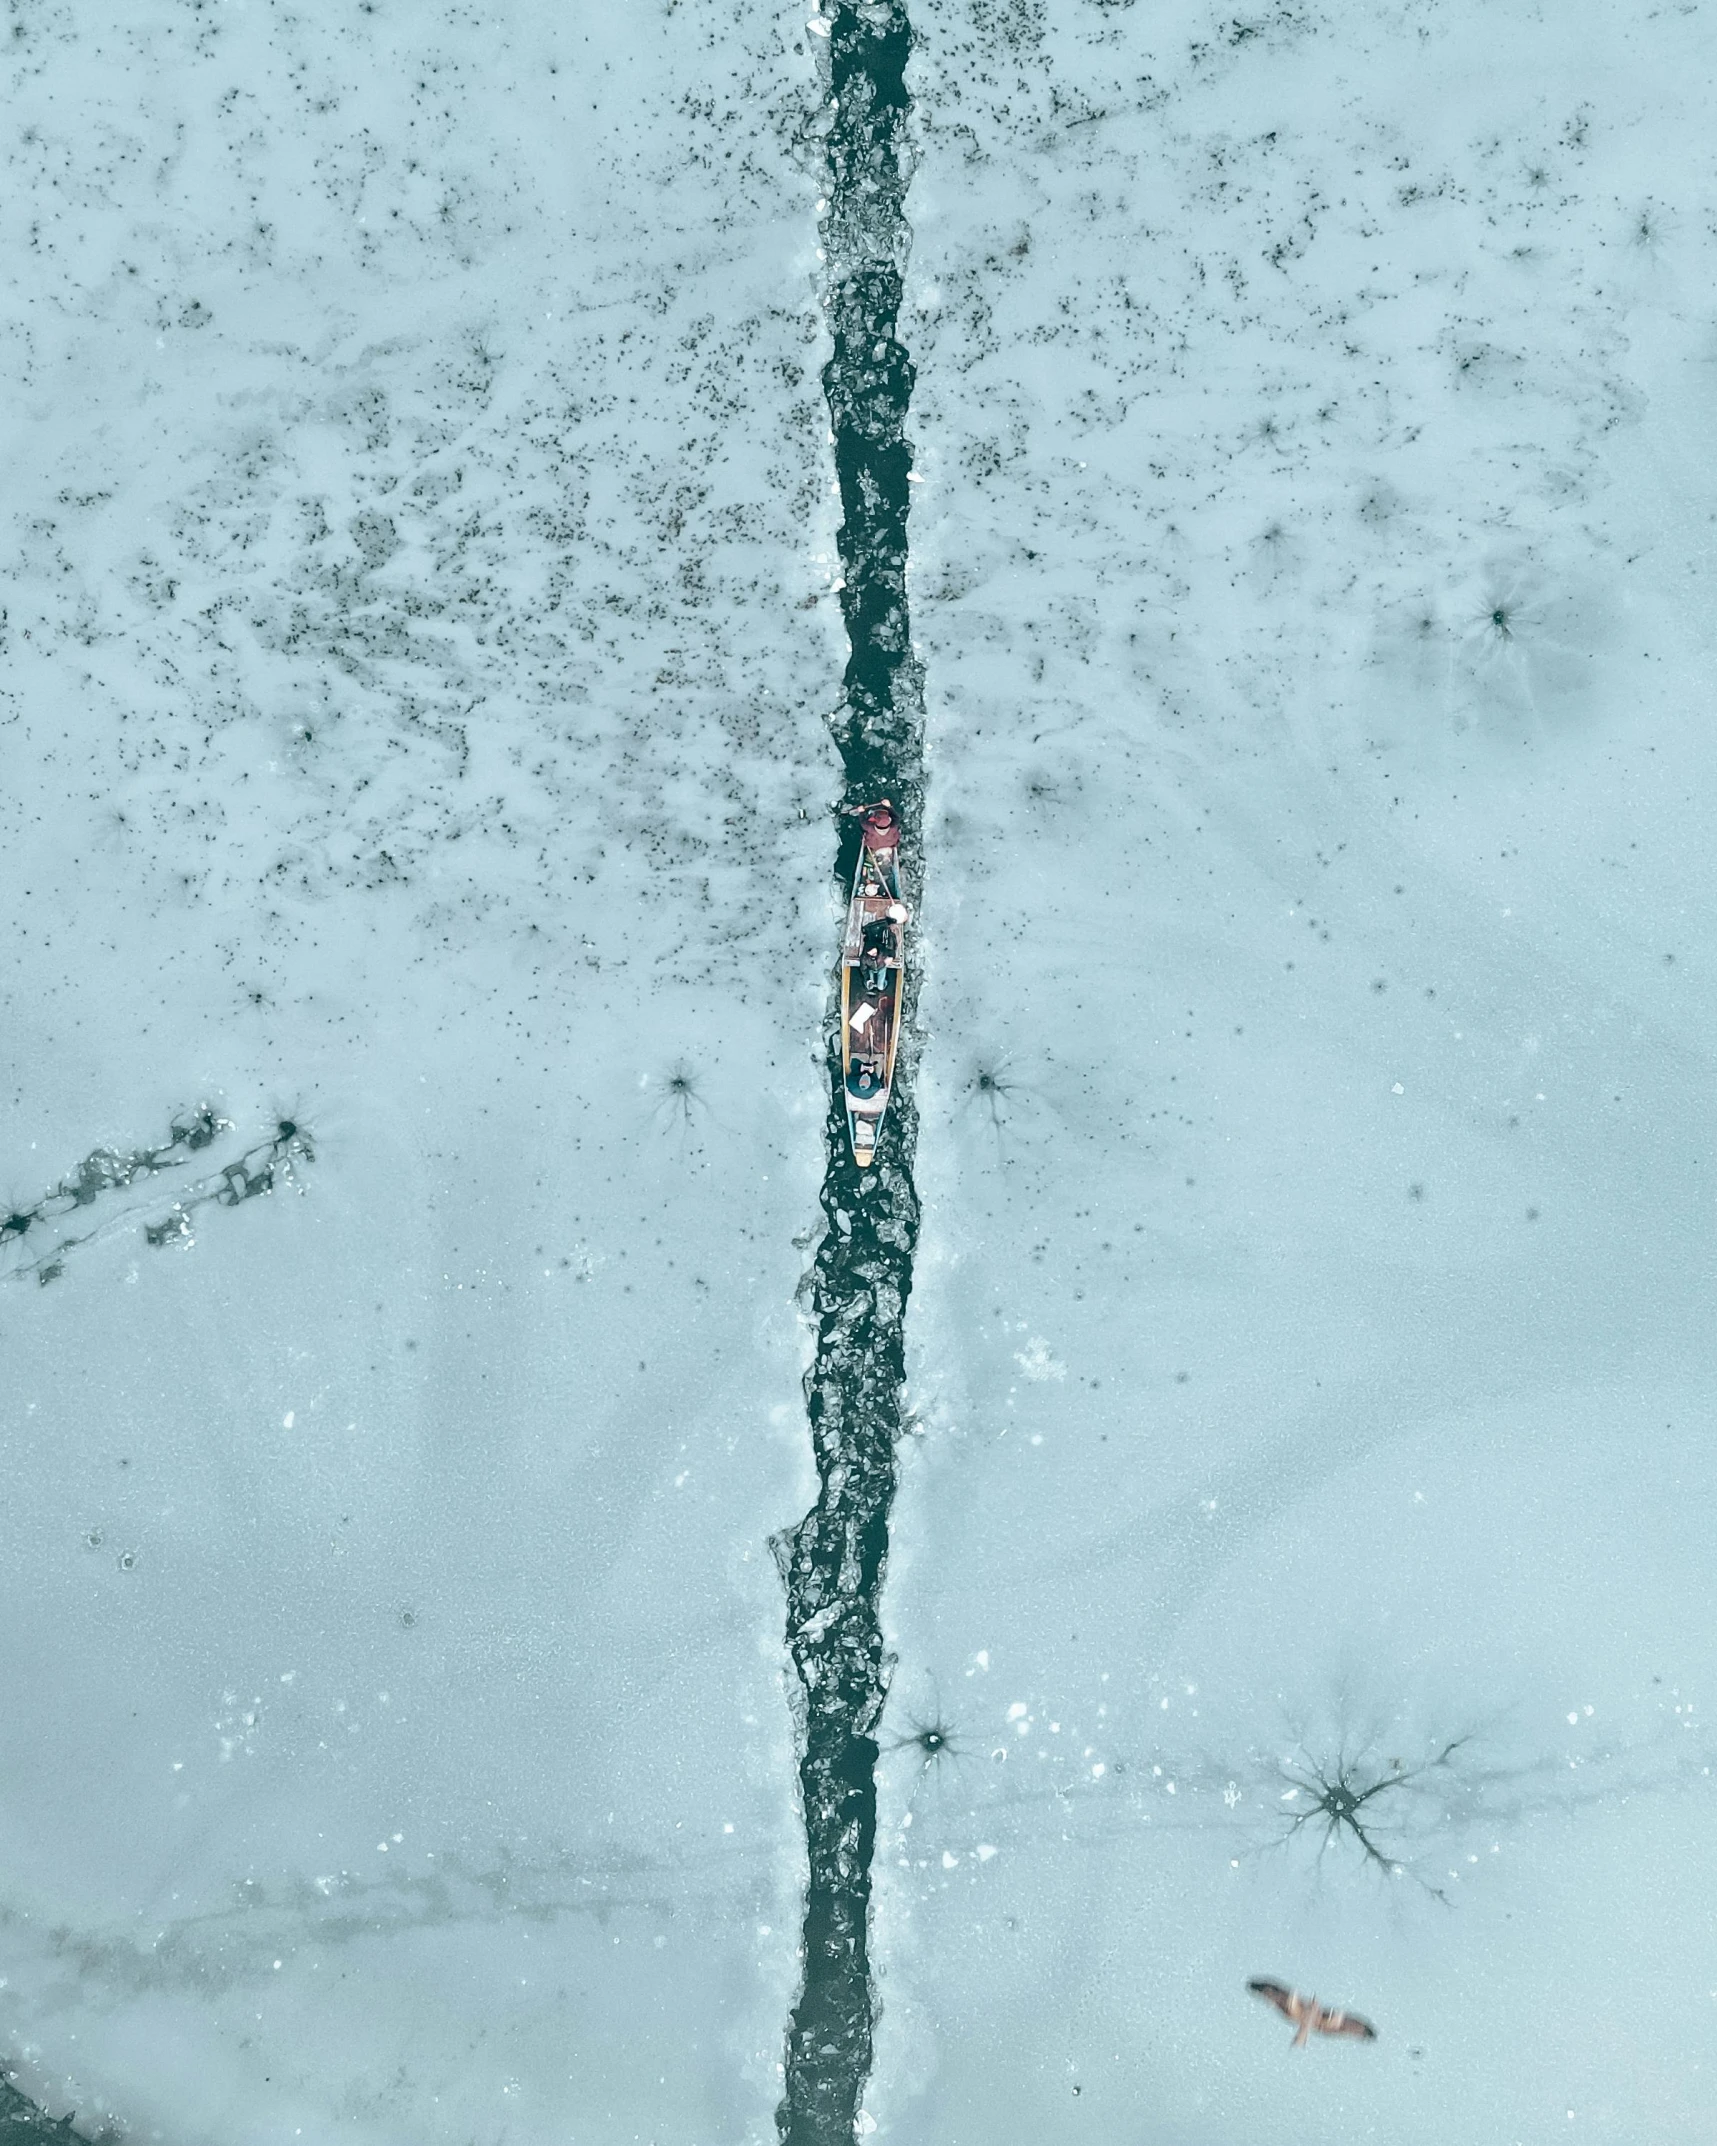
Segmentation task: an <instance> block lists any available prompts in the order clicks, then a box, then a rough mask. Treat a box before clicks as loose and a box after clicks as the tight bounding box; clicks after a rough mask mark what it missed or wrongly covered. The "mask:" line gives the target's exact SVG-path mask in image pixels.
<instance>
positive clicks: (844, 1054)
mask: <svg viewBox="0 0 1717 2146" xmlns="http://www.w3.org/2000/svg"><path fill="white" fill-rule="evenodd" d="M857 817H858V823H859V835H860V843H859V860H858V869H857V870H856V872H855V873H854V874H853V890H852V899H851V900H850V901H849V903H848V904H847V929H846V937H845V939H844V941H843V942H842V947H841V1064H842V1065H843V1066H844V1067H845V1069H846V1106H847V1132H848V1136H849V1138H850V1139H851V1141H852V1147H853V1160H854V1161H855V1162H856V1163H857V1164H858V1166H859V1168H860V1169H861V1170H862V1169H865V1168H867V1167H868V1166H869V1164H870V1162H871V1161H872V1159H873V1158H874V1156H875V1154H876V1143H877V1135H878V1134H879V1133H880V1131H881V1130H882V1118H883V1113H884V1111H885V1110H887V1108H888V1093H889V1088H890V1085H891V1084H892V1082H893V1079H894V1054H895V1049H896V1046H897V1045H898V1043H899V1041H900V1013H901V1001H902V991H903V987H904V984H905V978H906V934H905V928H904V927H905V924H906V920H907V916H908V913H909V912H908V910H907V907H906V904H905V903H904V902H903V901H902V900H901V898H900V869H899V858H900V822H899V821H898V820H897V819H896V818H895V816H894V808H893V806H892V805H891V804H890V802H889V800H888V799H887V798H886V797H885V798H880V799H878V801H877V802H876V803H875V804H874V805H867V806H865V807H864V808H863V809H862V810H861V811H860V812H859V813H858V815H857Z"/></svg>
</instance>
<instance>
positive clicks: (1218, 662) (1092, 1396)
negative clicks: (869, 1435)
mask: <svg viewBox="0 0 1717 2146" xmlns="http://www.w3.org/2000/svg"><path fill="white" fill-rule="evenodd" d="M914 13H915V23H916V27H917V31H918V36H919V49H918V53H917V57H916V60H915V65H914V73H913V82H914V88H915V93H916V95H917V97H918V100H919V102H918V106H917V123H918V125H919V128H920V131H921V137H922V144H923V146H922V153H921V159H920V162H919V166H918V169H917V172H916V175H915V179H914V188H913V194H912V197H911V207H912V213H913V217H914V223H915V241H914V256H913V265H914V276H915V294H914V295H915V299H916V319H915V320H911V324H910V325H909V327H908V330H907V340H908V342H909V344H910V345H911V348H912V350H913V354H914V359H915V362H916V364H917V366H918V369H919V390H918V396H917V402H916V408H915V412H914V419H913V432H914V438H915V441H916V443H917V460H918V467H919V469H920V471H921V473H922V474H923V476H924V478H925V480H926V481H925V483H924V484H923V486H922V487H921V488H920V490H919V491H918V494H917V497H916V500H915V513H914V527H913V561H914V565H913V605H914V619H915V628H916V632H917V635H918V638H919V643H920V646H921V648H922V651H923V654H924V658H925V664H926V677H927V681H928V692H929V709H930V754H931V770H932V777H931V790H930V794H931V820H930V825H929V829H928V832H927V838H926V840H927V852H928V855H929V858H930V870H929V873H928V877H927V895H926V909H925V916H924V941H925V953H924V959H925V961H926V963H927V965H928V970H927V972H928V976H929V982H928V983H927V985H926V993H925V1004H924V1012H925V1021H926V1028H927V1033H928V1035H929V1037H930V1043H929V1047H928V1050H927V1053H926V1060H925V1070H924V1075H923V1078H922V1080H921V1082H920V1087H919V1102H920V1107H921V1110H922V1113H923V1129H922V1133H921V1144H920V1164H919V1185H920V1190H921V1192H922V1194H923V1196H924V1201H925V1210H924V1224H923V1234H922V1237H921V1242H920V1252H919V1261H918V1270H917V1274H916V1278H915V1286H914V1298H913V1320H912V1326H911V1333H912V1337H913V1344H914V1356H913V1379H914V1385H915V1396H914V1398H915V1406H916V1409H917V1413H918V1417H919V1421H920V1424H921V1427H922V1436H921V1437H920V1438H919V1439H917V1440H915V1441H914V1442H913V1443H912V1446H911V1448H910V1450H909V1453H908V1457H907V1462H906V1470H905V1478H904V1482H903V1487H902V1492H901V1496H900V1500H899V1503H898V1506H897V1509H896V1517H895V1530H894V1542H895V1550H894V1562H893V1565H892V1567H891V1572H890V1579H889V1587H888V1591H887V1595H886V1597H885V1603H886V1611H887V1616H888V1622H889V1629H890V1633H891V1637H892V1639H893V1642H894V1644H895V1646H896V1648H897V1650H898V1653H899V1657H900V1662H899V1667H898V1669H897V1671H896V1675H895V1699H894V1703H893V1706H892V1708H891V1720H892V1721H893V1723H894V1725H895V1726H894V1730H893V1739H892V1740H893V1741H895V1742H896V1743H897V1745H898V1746H899V1748H897V1749H895V1750H894V1751H893V1752H892V1754H891V1755H890V1756H889V1757H888V1758H887V1760H886V1761H885V1763H886V1765H887V1767H888V1768H889V1773H888V1776H887V1784H886V1786H885V1792H884V1796H883V1805H882V1815H881V1846H880V1848H879V1859H878V1885H879V1892H880V1905H879V1909H878V1921H877V1939H876V1948H875V1949H876V1955H877V1957H878V1959H879V1961H880V1963H881V1973H882V1983H881V1989H882V1997H883V2003H884V2008H885V2009H884V2017H883V2026H882V2028H881V2030H880V2033H879V2040H878V2074H877V2077H876V2079H875V2080H874V2081H873V2085H872V2090H871V2094H870V2097H869V2101H868V2104H867V2106H868V2107H869V2109H870V2111H871V2112H872V2114H873V2116H874V2117H875V2119H876V2121H877V2123H878V2126H879V2135H882V2136H889V2137H893V2138H897V2139H901V2140H911V2141H929V2140H935V2141H936V2142H937V2146H964V2142H966V2141H977V2140H992V2139H995V2138H998V2137H1006V2138H1028V2137H1029V2138H1034V2139H1073V2138H1078V2137H1096V2136H1099V2135H1101V2136H1103V2137H1128V2138H1138V2139H1149V2140H1153V2141H1164V2142H1167V2141H1169V2140H1173V2141H1176V2142H1190V2141H1210V2142H1212V2146H1215V2142H1218V2141H1222V2142H1228V2141H1232V2140H1235V2139H1240V2138H1244V2139H1247V2140H1251V2141H1255V2142H1258V2146H1274V2142H1281V2146H1287V2142H1289V2141H1294V2140H1303V2139H1306V2138H1309V2137H1314V2136H1315V2137H1322V2138H1329V2139H1360V2138H1382V2137H1389V2138H1391V2139H1393V2140H1397V2141H1425V2142H1430V2141H1433V2140H1442V2139H1445V2138H1448V2137H1454V2136H1461V2137H1471V2138H1481V2137H1482V2138H1487V2139H1497V2140H1504V2141H1510V2140H1515V2139H1520V2140H1527V2141H1531V2140H1542V2139H1545V2138H1548V2137H1550V2136H1552V2135H1556V2136H1573V2135H1577V2134H1578V2135H1584V2134H1585V2133H1586V2132H1588V2131H1589V2132H1592V2133H1595V2134H1596V2135H1599V2136H1602V2137H1605V2138H1614V2139H1618V2140H1623V2139H1625V2140H1629V2141H1642V2142H1643V2141H1647V2140H1651V2139H1658V2138H1667V2137H1676V2136H1695V2135H1698V2134H1699V2133H1700V2132H1702V2131H1704V2130H1706V2129H1709V2127H1710V2121H1711V2110H1712V2107H1713V2095H1714V2093H1717V2087H1714V2085H1713V2080H1714V2067H1717V2004H1714V2003H1713V1999H1712V1984H1713V1982H1714V1981H1717V1976H1714V1975H1713V1974H1712V1972H1711V1965H1712V1961H1711V1951H1710V1938H1709V1933H1710V1930H1711V1927H1712V1915H1713V1910H1714V1908H1717V1877H1714V1875H1713V1866H1712V1862H1711V1858H1710V1856H1709V1853H1708V1852H1707V1850H1706V1848H1705V1847H1704V1845H1703V1843H1704V1842H1705V1841H1706V1839H1707V1837H1708V1835H1709V1829H1710V1825H1711V1821H1712V1816H1713V1802H1712V1795H1711V1781H1710V1777H1709V1774H1708V1772H1707V1770H1706V1769H1707V1767H1708V1765H1709V1764H1710V1762H1711V1759H1712V1755H1713V1754H1712V1744H1711V1740H1710V1737H1709V1733H1708V1731H1707V1728H1706V1726H1705V1713H1704V1709H1705V1708H1706V1707H1708V1705H1709V1701H1710V1693H1711V1691H1712V1688H1713V1676H1712V1672H1713V1669H1714V1668H1717V1662H1714V1659H1713V1652H1714V1649H1713V1638H1712V1634H1713V1629H1714V1627H1713V1619H1712V1610H1713V1606H1714V1604H1713V1577H1712V1574H1713V1565H1712V1558H1711V1553H1710V1544H1711V1541H1712V1539H1713V1529H1714V1523H1717V1474H1714V1470H1713V1466H1712V1462H1711V1457H1710V1446H1709V1438H1710V1422H1711V1415H1712V1401H1713V1360H1712V1321H1711V1305H1710V1277H1711V1241H1712V1239H1711V1232H1712V1221H1713V1208H1712V1198H1713V1187H1712V1184H1711V1182H1710V1180H1711V1175H1712V1169H1713V1162H1712V1151H1711V1145H1710V1126H1711V1097H1712V1086H1711V1070H1712V1057H1711V1044H1710V1038H1711V1034H1712V1016H1713V1010H1714V986H1717V967H1714V963H1713V946H1712V937H1711V930H1710V918H1711V915H1712V895H1713V886H1712V861H1711V857H1712V853H1711V846H1710V841H1709V833H1708V830H1709V825H1710V816H1711V815H1710V799H1711V795H1712V789H1713V777H1714V775H1717V764H1714V755H1713V745H1712V733H1711V725H1710V701H1711V691H1710V684H1711V677H1712V661H1711V646H1710V597H1709V572H1710V557H1709V529H1710V524H1711V516H1712V513H1713V500H1712V488H1711V483H1710V456H1709V449H1708V444H1707V443H1708V440H1709V435H1710V426H1711V381H1710V355H1711V340H1710V338H1711V326H1710V311H1709V305H1708V302H1707V293H1708V292H1709V290H1710V288H1711V283H1712V275H1713V268H1714V265H1717V264H1714V261H1713V239H1712V208H1713V197H1712V194H1711V187H1710V179H1709V173H1708V171H1707V168H1706V165H1705V163H1704V162H1703V161H1702V150H1701V148H1700V144H1701V142H1702V139H1703V134H1704V122H1703V116H1702V115H1703V113H1704V111H1705V109H1706V107H1707V105H1708V102H1709V95H1710V87H1711V81H1712V60H1713V48H1712V41H1711V35H1710V26H1709V23H1708V22H1706V21H1705V20H1704V19H1703V18H1701V17H1700V16H1698V15H1695V14H1658V13H1655V12H1653V11H1650V10H1647V9H1644V8H1626V9H1619V10H1613V11H1606V12H1603V13H1601V14H1600V13H1594V12H1590V11H1587V12H1582V13H1580V14H1578V15H1577V16H1576V17H1574V18H1572V19H1571V18H1569V17H1568V16H1567V15H1566V14H1562V15H1556V16H1551V15H1548V14H1542V15H1541V14H1540V13H1539V12H1538V11H1536V10H1531V9H1517V8H1503V9H1496V8H1489V7H1487V8H1482V9H1481V8H1476V7H1472V8H1469V7H1464V6H1463V7H1446V8H1437V9H1423V8H1416V7H1375V8H1373V7H1342V8H1325V9H1306V10H1301V9H1291V8H1275V9H1264V10H1258V11H1256V12H1249V11H1241V12H1240V13H1232V12H1229V11H1224V10H1218V9H1214V8H1203V7H1192V6H1180V5H1175V6H1170V7H1152V8H1144V7H1140V8H1126V7H1112V8H1099V7H1095V6H1076V5H1073V4H1071V0H1067V4H1057V5H1052V6H1050V7H1048V8H1026V7H1000V6H994V7H992V6H987V5H976V4H974V5H970V6H968V5H964V4H960V0H925V4H921V5H920V6H918V7H917V8H916V9H915V11H914ZM909 319H910V316H909ZM1588 1706H1590V1708H1591V1709H1592V1711H1591V1713H1590V1714H1588V1713H1587V1711H1586V1708H1587V1707H1588ZM1695 1707H1697V1708H1698V1709H1699V1711H1693V1709H1694V1708H1695ZM1010 1714H1011V1717H1012V1718H1010ZM927 1721H934V1722H935V1723H937V1724H938V1725H940V1727H941V1728H942V1730H943V1732H944V1733H945V1737H946V1744H945V1747H943V1748H939V1749H938V1750H937V1751H935V1752H934V1753H927V1752H926V1751H925V1749H924V1748H923V1744H922V1741H921V1739H915V1735H914V1731H915V1727H921V1726H922V1725H923V1724H924V1723H925V1722H927ZM1458 1739H1466V1740H1465V1741H1460V1742H1459V1743H1458V1745H1457V1748H1455V1749H1453V1750H1451V1751H1449V1752H1448V1754H1447V1757H1446V1759H1444V1758H1443V1756H1442V1754H1443V1753H1444V1750H1445V1747H1446V1746H1448V1745H1450V1744H1451V1743H1452V1742H1455V1741H1456V1740H1458ZM883 1741H884V1744H885V1746H886V1745H887V1744H888V1743H889V1742H890V1741H891V1738H890V1736H889V1734H888V1732H887V1730H886V1729H885V1733H884V1738H883ZM1344 1799H1345V1800H1344ZM1360 1799H1365V1800H1360ZM1297 1817H1300V1818H1303V1819H1304V1820H1305V1822H1303V1823H1301V1824H1300V1825H1299V1826H1298V1827H1297V1829H1296V1828H1295V1826H1294V1821H1295V1819H1296V1818H1297ZM908 1818H910V1820H911V1823H910V1825H908V1824H907V1823H906V1821H907V1819H908ZM1350 1820H1357V1821H1358V1824H1359V1826H1360V1827H1361V1828H1362V1829H1366V1830H1367V1833H1368V1837H1370V1838H1372V1839H1373V1841H1374V1844H1375V1845H1376V1846H1377V1849H1378V1856H1377V1857H1375V1858H1374V1857H1372V1856H1370V1855H1368V1854H1367V1852H1366V1850H1365V1847H1364V1845H1363V1843H1362V1840H1361V1838H1360V1836H1359V1833H1358V1832H1356V1830H1355V1826H1354V1824H1353V1823H1350V1822H1349V1821H1350ZM980 1843H983V1844H986V1845H988V1846H990V1847H992V1848H994V1850H995V1851H996V1852H995V1854H994V1855H993V1856H990V1857H987V1858H986V1859H985V1860H984V1861H983V1862H982V1863H981V1864H980V1863H979V1862H978V1861H977V1857H976V1851H977V1849H978V1846H979V1844H980ZM1320 1847H1321V1848H1322V1851H1323V1852H1322V1855H1321V1859H1320V1856H1319V1853H1318V1851H1319V1849H1320ZM1396 1869H1399V1870H1400V1872H1401V1875H1400V1876H1396V1875H1394V1871H1395V1870H1396ZM1439 1894H1440V1895H1441V1896H1442V1897H1441V1898H1438V1897H1434V1895H1439ZM1445 1903H1446V1904H1445ZM1255 1975H1269V1976H1277V1977H1280V1978H1282V1979H1283V1980H1285V1981H1287V1982H1289V1983H1291V1984H1293V1985H1294V1986H1297V1987H1298V1988H1300V1989H1303V1990H1306V1991H1308V1992H1309V1991H1316V1992H1317V1993H1318V1995H1319V1996H1321V1997H1322V1998H1323V1999H1324V2000H1325V2002H1326V2003H1331V2004H1335V2005H1345V2006H1351V2007H1352V2008H1353V2009H1355V2010H1357V2011H1359V2012H1361V2013H1363V2014H1364V2015H1365V2016H1366V2017H1368V2018H1370V2019H1372V2020H1374V2021H1375V2022H1376V2024H1377V2025H1378V2028H1379V2030H1380V2039H1379V2041H1378V2042H1377V2044H1376V2045H1375V2046H1374V2047H1367V2048H1360V2047H1357V2046H1352V2045H1342V2044H1326V2045H1324V2046H1322V2047H1314V2048H1312V2049H1311V2050H1310V2051H1309V2052H1296V2053H1295V2054H1294V2056H1293V2058H1292V2061H1290V2060H1289V2056H1288V2052H1287V2051H1286V2049H1285V2048H1284V2047H1283V2046H1281V2043H1282V2041H1283V2040H1285V2037H1282V2036H1279V2034H1278V2032H1277V2031H1275V2028H1274V2026H1273V2024H1272V2022H1271V2021H1270V2019H1269V2015H1268V2014H1267V2013H1265V2012H1264V2010H1263V2008H1262V2007H1260V2006H1259V2005H1258V2004H1257V2002H1256V2000H1255V1999H1253V1998H1251V1997H1249V1996H1248V1995H1247V1993H1246V1990H1245V1983H1246V1980H1247V1978H1248V1977H1250V1976H1255ZM1569 2110H1572V2111H1573V2112H1574V2118H1575V2121H1574V2122H1573V2123H1570V2122H1569V2119H1568V2113H1567V2112H1568V2111H1569Z"/></svg>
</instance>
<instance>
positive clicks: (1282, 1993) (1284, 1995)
mask: <svg viewBox="0 0 1717 2146" xmlns="http://www.w3.org/2000/svg"><path fill="white" fill-rule="evenodd" d="M1246 1987H1247V1988H1248V1989H1249V1990H1250V1991H1251V1992H1252V1994H1253V1996H1254V1997H1262V1998H1263V2000H1264V2002H1265V2003H1266V2004H1273V2005H1274V2006H1275V2007H1276V2010H1277V2011H1278V2012H1280V2013H1281V2015H1282V2017H1283V2018H1284V2019H1292V2018H1293V2016H1294V2011H1293V2006H1294V1993H1293V1991H1292V1990H1291V1989H1289V1987H1288V1985H1287V1984H1286V1983H1285V1982H1270V1981H1267V1980H1265V1979H1264V1978H1262V1977H1259V1978H1258V1979H1257V1980H1255V1981H1252V1982H1248V1983H1247V1985H1246Z"/></svg>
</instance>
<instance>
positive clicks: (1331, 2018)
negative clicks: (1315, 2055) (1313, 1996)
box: [1312, 2005, 1377, 2042]
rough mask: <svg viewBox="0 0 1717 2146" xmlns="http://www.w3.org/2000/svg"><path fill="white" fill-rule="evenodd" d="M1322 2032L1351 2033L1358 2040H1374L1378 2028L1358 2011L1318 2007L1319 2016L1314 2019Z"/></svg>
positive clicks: (1315, 2024) (1313, 2023)
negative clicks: (1333, 2010) (1341, 2010)
mask: <svg viewBox="0 0 1717 2146" xmlns="http://www.w3.org/2000/svg"><path fill="white" fill-rule="evenodd" d="M1312 2025H1313V2026H1314V2027H1316V2029H1317V2030H1318V2032H1319V2033H1320V2034H1351V2035H1352V2036H1353V2037H1354V2039H1355V2040H1356V2041H1361V2042H1374V2041H1376V2039H1377V2029H1376V2028H1375V2027H1374V2026H1373V2025H1372V2024H1371V2022H1370V2020H1368V2019H1361V2018H1360V2016H1359V2014H1358V2013H1357V2012H1330V2011H1326V2010H1325V2009H1324V2008H1323V2006H1321V2005H1320V2006H1319V2007H1318V2016H1317V2018H1316V2019H1314V2020H1313V2021H1312Z"/></svg>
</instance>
